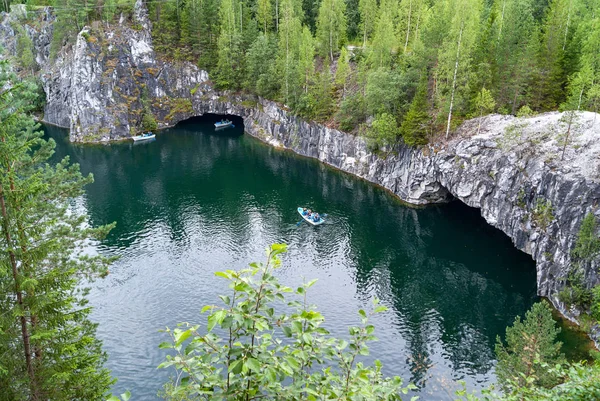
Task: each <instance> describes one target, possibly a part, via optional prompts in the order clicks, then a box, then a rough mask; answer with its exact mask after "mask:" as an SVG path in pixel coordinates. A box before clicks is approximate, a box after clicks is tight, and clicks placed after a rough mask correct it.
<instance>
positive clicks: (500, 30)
mask: <svg viewBox="0 0 600 401" xmlns="http://www.w3.org/2000/svg"><path fill="white" fill-rule="evenodd" d="M505 8H506V0H504V1H503V2H502V13H501V14H500V29H498V40H500V36H501V35H502V25H503V24H504V9H505Z"/></svg>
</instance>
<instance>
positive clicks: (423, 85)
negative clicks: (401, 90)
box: [400, 75, 431, 146]
mask: <svg viewBox="0 0 600 401" xmlns="http://www.w3.org/2000/svg"><path fill="white" fill-rule="evenodd" d="M430 120H431V118H430V117H429V113H428V104H427V81H426V75H424V77H423V78H422V79H421V82H420V84H419V87H418V89H417V93H416V94H415V97H414V98H413V101H412V103H411V105H410V108H409V109H408V113H406V116H405V117H404V121H403V122H402V126H401V127H400V131H401V132H402V138H403V139H404V143H406V144H407V145H408V146H419V145H425V144H426V143H427V134H428V130H429V127H428V126H429V122H430Z"/></svg>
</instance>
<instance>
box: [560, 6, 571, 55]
mask: <svg viewBox="0 0 600 401" xmlns="http://www.w3.org/2000/svg"><path fill="white" fill-rule="evenodd" d="M571 3H573V0H571V1H569V9H568V10H567V24H566V26H565V39H564V41H563V46H562V49H563V51H564V50H565V47H566V46H567V34H568V33H569V23H570V22H571Z"/></svg>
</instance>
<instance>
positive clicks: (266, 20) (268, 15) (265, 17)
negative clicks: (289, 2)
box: [256, 0, 273, 35]
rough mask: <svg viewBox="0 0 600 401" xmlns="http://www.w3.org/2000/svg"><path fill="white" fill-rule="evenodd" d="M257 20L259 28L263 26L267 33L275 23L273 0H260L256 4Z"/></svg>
mask: <svg viewBox="0 0 600 401" xmlns="http://www.w3.org/2000/svg"><path fill="white" fill-rule="evenodd" d="M256 21H257V22H258V26H259V28H261V29H262V30H263V32H264V34H265V35H266V34H267V30H268V29H269V28H270V27H271V24H272V23H273V11H272V9H271V0H258V2H257V4H256Z"/></svg>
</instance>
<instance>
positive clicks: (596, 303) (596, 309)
mask: <svg viewBox="0 0 600 401" xmlns="http://www.w3.org/2000/svg"><path fill="white" fill-rule="evenodd" d="M590 314H591V315H592V318H593V319H594V320H595V321H596V323H598V324H600V285H597V286H595V287H594V288H593V289H592V305H591V307H590Z"/></svg>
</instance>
